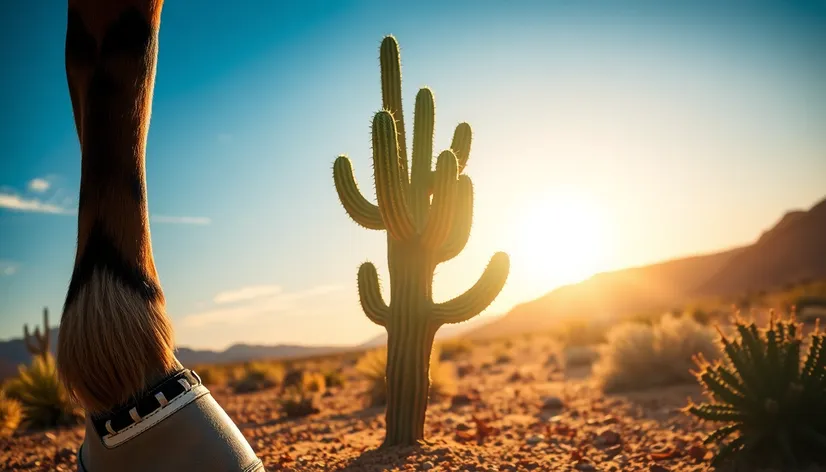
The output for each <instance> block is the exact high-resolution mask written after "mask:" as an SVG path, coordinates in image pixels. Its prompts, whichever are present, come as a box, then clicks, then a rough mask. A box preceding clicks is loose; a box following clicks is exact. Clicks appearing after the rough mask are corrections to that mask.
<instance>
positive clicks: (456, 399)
mask: <svg viewBox="0 0 826 472" xmlns="http://www.w3.org/2000/svg"><path fill="white" fill-rule="evenodd" d="M471 403H473V399H472V398H471V397H470V395H467V394H465V393H460V394H458V395H454V396H453V398H452V399H451V400H450V406H451V407H456V406H464V405H470V404H471Z"/></svg>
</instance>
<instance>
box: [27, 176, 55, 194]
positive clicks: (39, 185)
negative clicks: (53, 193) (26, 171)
mask: <svg viewBox="0 0 826 472" xmlns="http://www.w3.org/2000/svg"><path fill="white" fill-rule="evenodd" d="M51 186H52V184H51V183H50V182H49V181H48V180H46V179H45V178H43V177H38V178H36V179H32V180H30V181H29V190H30V191H32V192H37V193H43V192H45V191H46V190H49V187H51Z"/></svg>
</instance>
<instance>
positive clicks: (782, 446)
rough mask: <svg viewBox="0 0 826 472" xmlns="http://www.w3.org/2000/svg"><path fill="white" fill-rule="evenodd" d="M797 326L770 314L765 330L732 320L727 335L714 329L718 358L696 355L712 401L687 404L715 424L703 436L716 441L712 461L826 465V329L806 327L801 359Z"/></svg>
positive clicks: (795, 465)
mask: <svg viewBox="0 0 826 472" xmlns="http://www.w3.org/2000/svg"><path fill="white" fill-rule="evenodd" d="M801 330H802V326H801V325H800V324H798V323H797V322H796V321H794V320H791V321H775V320H774V319H772V320H771V321H770V322H769V327H768V328H767V329H758V328H757V326H756V325H755V323H753V322H751V323H748V324H746V323H745V322H743V321H742V320H737V322H736V335H735V336H733V338H734V339H728V338H727V337H725V336H722V335H721V342H722V345H723V347H724V352H725V357H724V359H723V360H721V361H717V362H714V363H711V362H709V361H708V360H707V359H704V358H703V357H702V356H698V357H697V359H696V361H697V364H698V366H699V368H700V371H699V372H697V378H698V380H699V382H700V383H701V384H702V385H703V387H704V388H705V389H706V392H707V393H708V395H709V396H710V399H711V403H703V404H700V405H694V404H689V406H688V407H687V408H686V410H687V411H688V412H689V413H691V414H693V415H695V416H697V417H699V418H701V419H702V420H705V421H712V422H718V423H722V426H721V427H720V428H718V429H717V430H715V431H713V432H712V433H711V434H710V435H708V436H707V437H706V439H705V442H706V444H710V443H720V445H721V447H720V449H719V450H718V452H717V454H716V455H715V457H714V459H713V463H714V464H715V465H719V464H721V463H723V462H726V461H727V460H731V461H732V462H739V463H740V464H743V465H746V466H747V467H748V466H751V467H754V466H755V465H758V464H759V465H760V466H764V467H765V466H772V467H779V468H781V469H782V470H788V469H789V468H796V467H799V466H807V465H811V463H814V464H818V465H826V447H824V445H825V444H826V336H824V334H822V333H819V332H817V331H815V332H814V333H812V334H810V336H809V347H808V352H807V353H806V356H805V359H801V350H802V348H803V337H802V333H801ZM750 470H751V469H750Z"/></svg>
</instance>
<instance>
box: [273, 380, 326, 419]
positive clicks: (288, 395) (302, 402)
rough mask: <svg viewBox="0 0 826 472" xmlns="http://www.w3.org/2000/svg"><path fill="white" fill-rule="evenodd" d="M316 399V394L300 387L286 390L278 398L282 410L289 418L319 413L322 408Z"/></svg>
mask: <svg viewBox="0 0 826 472" xmlns="http://www.w3.org/2000/svg"><path fill="white" fill-rule="evenodd" d="M315 401H316V397H315V395H313V394H312V393H311V392H307V391H304V390H302V389H300V388H298V387H290V388H288V389H286V390H284V392H283V393H282V394H281V396H280V397H279V399H278V403H279V407H280V409H281V412H282V413H284V416H286V417H287V418H301V417H304V416H309V415H314V414H316V413H318V412H319V411H320V410H319V409H318V407H316V404H315Z"/></svg>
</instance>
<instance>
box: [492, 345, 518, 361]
mask: <svg viewBox="0 0 826 472" xmlns="http://www.w3.org/2000/svg"><path fill="white" fill-rule="evenodd" d="M493 358H494V363H496V364H510V363H511V362H513V356H511V355H510V353H508V352H507V349H505V348H502V349H499V350H497V351H496V352H495V353H494V355H493Z"/></svg>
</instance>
